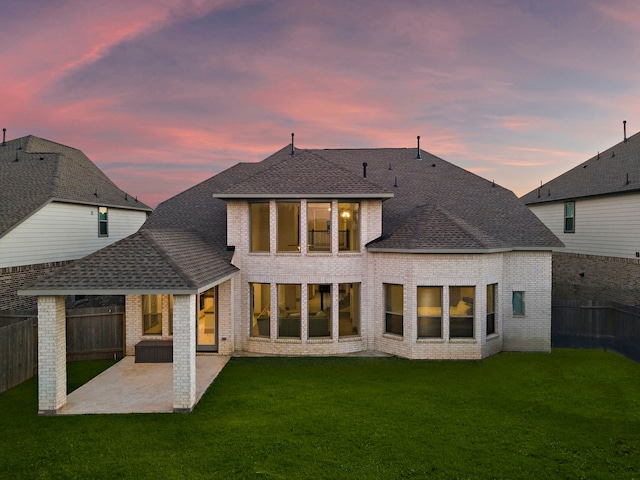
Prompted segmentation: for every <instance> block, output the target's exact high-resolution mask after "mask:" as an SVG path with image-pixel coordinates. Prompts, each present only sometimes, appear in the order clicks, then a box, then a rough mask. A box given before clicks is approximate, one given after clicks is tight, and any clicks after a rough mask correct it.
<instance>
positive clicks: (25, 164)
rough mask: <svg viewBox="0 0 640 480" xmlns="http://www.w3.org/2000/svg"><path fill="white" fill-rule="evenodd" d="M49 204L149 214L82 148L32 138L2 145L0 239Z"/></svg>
mask: <svg viewBox="0 0 640 480" xmlns="http://www.w3.org/2000/svg"><path fill="white" fill-rule="evenodd" d="M51 201H61V202H71V203H81V204H87V205H99V206H106V207H117V208H126V209H131V210H142V211H147V212H150V211H151V208H150V207H148V206H147V205H145V204H144V203H142V202H140V201H138V200H136V198H135V197H133V196H131V195H128V194H127V193H126V192H124V191H122V190H120V189H119V188H118V187H117V186H116V185H115V184H114V183H113V182H112V181H111V180H110V179H109V177H107V176H106V175H105V174H104V172H102V171H101V170H100V169H99V168H98V167H97V166H96V165H95V164H94V163H93V162H92V161H91V160H89V158H88V157H87V156H86V155H85V154H84V153H82V152H81V151H80V150H77V149H75V148H71V147H67V146H65V145H60V144H58V143H55V142H50V141H49V140H44V139H42V138H38V137H34V136H31V135H30V136H27V137H22V138H17V139H14V140H9V141H7V142H6V144H5V145H4V146H3V145H1V144H0V211H1V212H2V215H0V237H2V236H3V235H5V234H6V233H8V232H9V231H10V230H12V229H13V228H14V227H16V226H17V225H19V224H20V223H21V222H22V221H24V220H25V219H26V218H28V217H29V216H31V215H32V214H33V213H35V212H36V211H37V210H38V209H40V208H42V207H43V206H44V205H46V204H47V203H49V202H51Z"/></svg>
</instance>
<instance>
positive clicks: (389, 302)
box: [384, 283, 404, 335]
mask: <svg viewBox="0 0 640 480" xmlns="http://www.w3.org/2000/svg"><path fill="white" fill-rule="evenodd" d="M384 286H385V304H386V306H385V331H386V332H387V333H394V334H396V335H402V332H403V327H402V323H403V310H404V300H403V298H402V285H392V284H389V283H385V285H384Z"/></svg>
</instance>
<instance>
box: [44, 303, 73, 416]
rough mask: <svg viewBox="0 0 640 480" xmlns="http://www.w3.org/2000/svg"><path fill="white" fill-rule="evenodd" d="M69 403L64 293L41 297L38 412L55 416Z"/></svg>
mask: <svg viewBox="0 0 640 480" xmlns="http://www.w3.org/2000/svg"><path fill="white" fill-rule="evenodd" d="M65 403H67V333H66V316H65V309H64V296H49V295H47V296H39V297H38V413H39V414H40V415H54V414H56V413H57V411H58V409H60V408H61V407H62V406H63V405H64V404H65Z"/></svg>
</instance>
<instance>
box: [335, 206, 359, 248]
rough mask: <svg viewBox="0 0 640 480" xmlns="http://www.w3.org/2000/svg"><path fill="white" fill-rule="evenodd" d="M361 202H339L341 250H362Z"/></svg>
mask: <svg viewBox="0 0 640 480" xmlns="http://www.w3.org/2000/svg"><path fill="white" fill-rule="evenodd" d="M359 214H360V204H359V203H338V245H339V250H340V251H341V252H343V251H350V252H359V251H360V226H359V220H360V219H359Z"/></svg>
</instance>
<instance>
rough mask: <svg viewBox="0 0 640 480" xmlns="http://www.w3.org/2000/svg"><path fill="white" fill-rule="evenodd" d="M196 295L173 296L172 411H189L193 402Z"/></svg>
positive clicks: (194, 398) (194, 392)
mask: <svg viewBox="0 0 640 480" xmlns="http://www.w3.org/2000/svg"><path fill="white" fill-rule="evenodd" d="M195 321H196V296H195V295H174V297H173V410H174V412H189V411H191V410H192V409H193V406H194V405H195V403H196V329H195Z"/></svg>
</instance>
